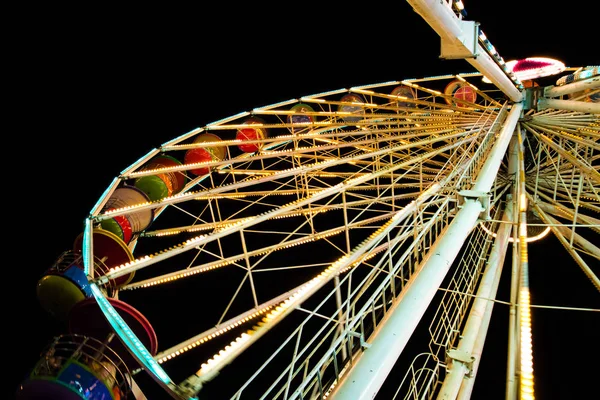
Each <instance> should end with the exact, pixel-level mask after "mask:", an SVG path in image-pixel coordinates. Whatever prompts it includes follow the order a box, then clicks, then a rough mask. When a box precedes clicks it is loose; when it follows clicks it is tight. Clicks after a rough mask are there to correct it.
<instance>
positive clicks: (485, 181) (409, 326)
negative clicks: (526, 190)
mask: <svg viewBox="0 0 600 400" xmlns="http://www.w3.org/2000/svg"><path fill="white" fill-rule="evenodd" d="M522 109H523V107H522V105H520V104H518V105H515V106H513V109H512V110H511V111H510V113H509V115H508V116H507V118H506V121H505V123H504V125H503V127H502V129H501V130H500V133H499V138H498V140H497V141H496V143H495V144H494V147H493V148H492V150H491V152H490V155H489V156H488V159H487V160H486V162H485V164H484V166H483V168H482V169H481V171H480V173H479V175H478V177H477V182H476V183H475V185H474V187H475V188H477V191H481V192H483V193H488V192H489V191H490V189H491V186H492V184H493V182H494V179H495V177H496V174H497V173H498V169H499V168H500V163H501V162H502V159H503V157H504V155H505V153H506V150H507V148H508V144H509V142H510V139H511V137H512V134H513V132H514V129H515V126H516V123H517V121H518V117H519V116H520V114H521V111H522ZM481 211H483V207H482V205H481V202H480V200H479V199H473V198H465V202H464V203H463V205H462V208H460V210H459V211H458V213H457V214H456V216H455V217H454V219H453V220H452V222H451V223H450V225H449V226H448V228H447V229H446V231H445V232H444V233H443V235H442V236H441V237H440V238H439V239H438V240H437V241H436V242H435V244H434V246H433V247H432V249H430V251H429V252H428V253H427V256H426V257H425V261H424V263H423V264H421V266H420V269H419V271H418V272H417V273H415V274H414V275H413V277H412V278H411V279H410V281H409V283H408V284H407V286H406V287H405V288H404V290H402V292H401V293H400V296H399V297H398V299H397V301H396V302H395V303H394V304H393V306H392V307H391V309H390V310H389V311H388V313H387V314H386V320H385V321H383V322H382V323H381V324H380V325H379V327H378V328H377V330H376V332H375V333H374V334H373V336H372V337H371V338H369V340H370V347H368V348H367V349H365V350H364V352H363V353H362V354H361V356H360V357H359V358H358V359H357V361H356V364H355V365H354V367H353V368H352V369H351V370H350V372H349V373H348V374H347V375H345V376H344V377H342V379H341V380H340V383H339V384H338V386H337V387H336V388H335V389H334V391H333V392H332V394H331V396H330V398H331V399H334V400H366V399H373V398H374V397H375V395H376V394H377V392H378V391H379V389H380V388H381V385H382V384H383V382H384V381H385V379H386V378H387V376H388V374H389V372H390V371H391V370H392V368H393V367H394V364H395V363H396V360H397V359H398V357H399V356H400V354H401V353H402V351H403V350H404V347H405V346H406V344H407V343H408V341H409V339H410V338H411V336H412V334H413V332H414V330H415V328H416V327H417V325H418V323H419V321H420V320H421V318H422V317H423V315H424V314H425V312H426V310H427V308H428V307H429V304H430V303H431V300H432V299H433V297H434V296H435V294H436V293H437V290H438V288H439V287H440V285H441V283H442V282H443V280H444V277H445V276H446V273H447V272H448V270H449V269H450V267H451V266H452V263H453V261H454V259H455V258H456V256H457V254H458V253H459V251H460V249H461V247H462V244H463V243H464V241H465V240H466V239H467V237H468V236H469V234H470V233H471V231H472V229H473V227H474V226H475V225H476V224H477V220H478V218H479V214H480V213H481Z"/></svg>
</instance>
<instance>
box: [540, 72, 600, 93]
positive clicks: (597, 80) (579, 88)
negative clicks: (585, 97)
mask: <svg viewBox="0 0 600 400" xmlns="http://www.w3.org/2000/svg"><path fill="white" fill-rule="evenodd" d="M598 87H600V76H594V77H592V78H588V79H584V80H581V81H577V82H573V83H568V84H566V85H563V86H548V87H546V88H544V97H547V98H550V97H560V96H564V95H566V94H572V93H577V92H583V91H584V90H588V89H596V88H598Z"/></svg>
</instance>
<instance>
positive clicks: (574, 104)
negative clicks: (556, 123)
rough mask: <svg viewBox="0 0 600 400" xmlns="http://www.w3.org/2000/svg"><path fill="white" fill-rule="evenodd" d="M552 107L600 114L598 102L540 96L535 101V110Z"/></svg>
mask: <svg viewBox="0 0 600 400" xmlns="http://www.w3.org/2000/svg"><path fill="white" fill-rule="evenodd" d="M547 108H553V109H555V110H568V111H579V112H583V113H591V114H600V103H592V102H589V101H576V100H558V99H547V98H544V97H542V98H541V99H538V101H537V110H538V111H540V110H545V109H547Z"/></svg>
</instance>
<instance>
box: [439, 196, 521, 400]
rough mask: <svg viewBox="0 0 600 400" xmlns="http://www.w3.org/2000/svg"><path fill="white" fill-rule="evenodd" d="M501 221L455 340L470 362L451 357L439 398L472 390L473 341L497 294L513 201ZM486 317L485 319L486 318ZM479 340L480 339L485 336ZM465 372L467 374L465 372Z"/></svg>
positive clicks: (484, 327) (484, 329)
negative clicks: (461, 327)
mask: <svg viewBox="0 0 600 400" xmlns="http://www.w3.org/2000/svg"><path fill="white" fill-rule="evenodd" d="M502 221H503V223H502V224H501V225H500V227H499V228H498V232H497V233H496V239H495V240H494V246H493V247H492V251H491V254H490V256H489V258H488V261H487V266H486V268H485V271H484V273H483V276H482V278H481V283H480V284H479V288H478V289H477V297H476V298H475V300H474V301H473V306H472V307H471V310H470V311H469V318H468V319H467V323H466V325H465V329H464V330H463V332H462V339H460V341H459V342H458V346H456V350H457V352H458V353H459V354H461V355H464V357H465V358H470V357H472V359H471V360H472V361H471V365H472V366H469V363H467V362H464V361H462V360H458V359H456V358H454V359H453V360H452V363H451V364H450V365H449V372H448V375H447V376H446V379H444V383H443V384H442V388H441V389H440V393H439V394H438V399H456V398H457V396H458V393H459V390H460V389H461V387H462V386H461V385H464V386H465V387H464V388H463V390H468V391H469V392H470V391H471V388H472V387H473V383H474V381H475V375H474V374H472V373H471V374H469V372H472V370H473V369H474V366H475V364H476V363H477V364H479V359H480V358H479V357H474V350H475V343H477V342H478V340H477V339H478V338H479V337H482V338H485V336H486V334H487V328H488V326H489V320H490V317H491V314H492V308H493V307H494V303H493V301H491V300H488V299H493V298H495V297H496V292H497V291H498V284H499V283H500V279H499V278H500V273H501V271H502V266H503V265H504V257H505V255H506V251H507V249H508V242H509V240H508V239H509V237H510V233H511V229H512V225H511V222H512V202H508V203H507V206H506V209H505V211H504V215H503V218H502ZM486 321H487V322H486ZM479 342H481V343H483V342H484V340H480V341H479ZM479 353H480V354H481V352H479ZM467 374H469V375H468V376H467Z"/></svg>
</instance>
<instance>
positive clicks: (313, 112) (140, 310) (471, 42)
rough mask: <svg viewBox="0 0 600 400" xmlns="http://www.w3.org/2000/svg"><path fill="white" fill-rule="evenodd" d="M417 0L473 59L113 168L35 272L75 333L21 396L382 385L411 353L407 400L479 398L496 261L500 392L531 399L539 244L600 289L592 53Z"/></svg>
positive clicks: (242, 124) (446, 44) (332, 97)
mask: <svg viewBox="0 0 600 400" xmlns="http://www.w3.org/2000/svg"><path fill="white" fill-rule="evenodd" d="M408 3H409V4H410V5H411V6H412V7H413V9H414V10H415V11H416V12H417V13H418V14H419V15H421V17H422V18H423V19H424V20H425V22H427V23H428V24H429V25H430V26H431V27H432V29H434V30H435V31H436V33H437V34H438V35H439V36H440V38H441V57H442V58H446V59H464V60H466V61H468V62H469V63H470V64H471V65H472V66H473V67H474V68H475V70H476V71H477V72H470V73H464V74H452V75H446V76H436V77H426V78H421V79H407V80H401V81H393V82H384V83H378V84H371V85H366V86H360V87H353V88H349V89H340V90H334V91H331V92H326V93H320V94H315V95H311V96H304V97H302V98H299V99H292V100H290V101H286V102H282V103H278V104H273V105H269V106H266V107H261V108H256V109H253V110H252V111H249V112H243V113H240V114H238V115H234V116H232V117H230V118H226V119H223V120H220V121H216V122H214V123H211V124H209V125H207V126H205V127H203V128H198V129H194V130H192V131H190V132H188V133H185V134H183V135H182V136H180V137H177V138H175V139H173V140H171V141H168V142H167V143H164V144H163V145H162V146H161V147H160V148H156V149H153V150H151V151H150V152H149V153H147V154H146V155H144V156H143V157H142V158H140V159H139V160H138V161H136V162H135V163H133V164H132V165H131V166H130V167H128V168H126V169H125V170H123V171H122V172H121V174H120V175H119V176H118V177H116V178H115V179H114V181H113V182H112V183H111V185H110V186H109V187H108V188H107V189H106V191H105V192H104V194H103V195H102V196H101V198H100V199H99V200H98V202H97V204H96V205H95V206H94V207H93V208H92V210H91V211H90V214H89V217H88V218H87V219H86V220H85V229H84V230H83V232H82V233H81V235H80V236H78V237H76V238H74V240H73V246H72V248H70V249H68V250H67V251H65V253H64V254H63V255H61V257H60V258H59V259H58V260H57V261H56V263H55V265H53V266H52V267H51V268H50V269H49V270H48V271H47V272H46V273H45V274H44V276H43V277H42V278H41V279H40V280H39V282H38V286H37V294H38V298H39V299H40V303H41V305H42V306H43V308H44V309H46V310H47V311H48V312H49V313H51V314H52V315H54V316H55V317H56V318H58V319H60V320H63V321H65V323H66V324H67V326H68V333H66V334H65V335H61V336H59V337H57V338H55V339H54V341H52V342H51V343H50V345H49V346H48V348H47V349H45V350H44V351H43V352H42V355H41V358H40V360H39V362H38V363H37V364H36V365H35V366H34V367H33V369H32V372H31V374H30V376H29V377H28V378H27V379H26V380H25V381H24V382H23V383H22V385H21V386H20V388H19V390H18V392H17V398H18V399H19V400H24V399H41V398H52V399H67V400H69V399H81V398H84V399H144V398H146V397H148V398H151V399H155V398H158V396H160V394H163V395H165V396H167V397H169V398H174V399H197V398H230V399H245V398H248V399H256V398H269V399H307V398H309V399H317V398H319V399H325V398H331V399H337V400H342V399H353V400H354V399H372V398H374V397H375V396H376V395H377V394H378V393H379V392H380V391H381V389H382V387H383V386H384V385H389V382H386V378H387V377H388V376H389V375H390V373H391V372H392V370H393V369H398V368H402V370H403V371H404V375H403V376H404V378H403V379H401V380H398V382H399V384H396V385H395V386H396V388H395V389H396V391H397V393H400V394H402V396H404V397H405V398H413V397H418V398H424V397H427V398H433V397H436V398H439V399H458V398H469V397H470V395H471V393H472V390H473V385H474V382H475V378H476V376H477V372H478V368H479V361H480V358H481V354H482V352H483V349H484V344H485V339H486V335H487V328H488V327H489V323H490V318H491V313H492V310H493V308H494V299H495V296H496V294H497V291H498V286H499V281H500V277H501V274H502V273H503V269H504V267H505V265H506V266H509V267H510V268H507V269H509V271H508V273H510V304H509V308H510V317H509V327H508V352H507V360H506V366H507V375H506V389H505V390H506V397H507V398H509V399H532V398H534V397H535V390H534V388H535V379H534V377H535V374H534V371H535V368H534V357H533V352H532V342H533V340H535V338H533V336H532V329H531V324H532V321H531V306H532V305H531V304H530V303H531V300H530V297H531V294H530V292H529V261H530V260H529V258H528V246H529V244H530V243H532V242H534V241H536V240H543V238H544V236H545V235H549V234H553V235H554V236H555V237H556V238H557V239H558V240H559V241H560V243H561V244H562V245H563V246H564V248H565V251H566V252H568V254H569V255H570V256H571V257H572V258H573V260H574V265H576V266H577V267H579V269H580V273H581V274H584V275H585V276H586V277H587V278H588V279H589V281H590V284H591V285H593V286H594V287H595V288H596V289H597V290H600V281H599V279H598V277H597V275H596V273H595V270H596V271H597V267H598V260H600V248H599V247H598V245H597V243H599V240H598V233H600V230H599V229H598V227H599V226H600V190H599V189H600V172H599V171H600V161H599V151H600V147H599V145H598V141H599V139H600V128H599V126H600V124H599V123H600V117H599V116H600V104H599V101H598V95H599V93H600V76H599V74H598V67H597V66H583V67H566V66H564V64H562V63H560V62H559V61H555V60H549V59H541V58H535V57H534V58H531V59H527V60H519V62H511V63H506V62H505V61H504V60H503V59H502V57H500V55H499V54H498V53H497V52H496V51H495V49H494V47H493V46H492V45H491V43H490V41H489V40H488V38H487V37H486V36H485V35H484V33H483V31H482V30H481V28H480V26H479V24H478V23H475V22H473V21H467V20H465V19H464V15H465V13H464V10H463V8H462V4H461V3H460V2H455V1H446V0H444V1H441V2H440V1H433V0H420V1H417V0H409V1H408ZM549 77H550V78H551V79H553V80H554V82H555V83H554V84H551V85H540V82H542V83H543V82H545V81H544V80H547V79H548V78H549ZM509 248H511V250H512V256H511V257H510V258H509V257H507V255H508V249H509ZM199 308H201V309H202V312H201V313H199V312H197V310H198V309H199ZM596 311H597V310H596ZM176 321H177V322H176ZM182 321H183V323H182ZM175 323H177V324H178V329H172V327H173V324H175ZM182 325H183V326H182ZM149 391H152V394H150V392H149ZM158 393H160V394H158Z"/></svg>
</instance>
